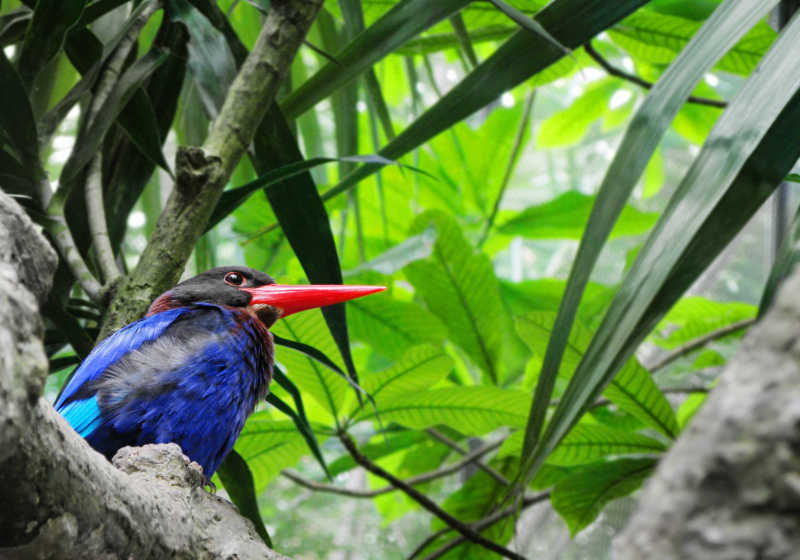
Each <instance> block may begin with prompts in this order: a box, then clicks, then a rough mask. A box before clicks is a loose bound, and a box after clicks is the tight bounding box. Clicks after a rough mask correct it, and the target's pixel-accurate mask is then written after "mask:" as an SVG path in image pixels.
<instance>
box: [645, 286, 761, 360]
mask: <svg viewBox="0 0 800 560" xmlns="http://www.w3.org/2000/svg"><path fill="white" fill-rule="evenodd" d="M757 311H758V308H757V307H756V306H755V305H750V304H749V303H742V302H736V301H730V302H729V301H724V302H723V301H713V300H710V299H706V298H702V297H698V296H688V297H685V298H682V299H681V300H680V301H678V303H676V304H675V306H674V307H673V308H672V309H670V311H669V313H667V315H666V316H665V317H664V318H663V319H662V320H661V322H660V323H659V324H658V326H657V327H656V328H655V330H654V331H653V336H652V340H653V342H655V343H656V344H658V345H659V346H661V347H662V348H667V349H672V348H677V347H678V346H681V345H683V344H686V343H687V342H690V341H692V340H695V339H697V338H700V337H701V336H704V335H706V334H709V333H711V332H713V331H715V330H717V329H720V328H722V327H726V326H728V325H730V324H731V323H735V322H737V321H742V320H744V319H751V318H753V317H755V316H756V312H757Z"/></svg>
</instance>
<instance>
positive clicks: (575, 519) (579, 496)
mask: <svg viewBox="0 0 800 560" xmlns="http://www.w3.org/2000/svg"><path fill="white" fill-rule="evenodd" d="M655 466H656V461H655V460H653V459H619V460H617V461H609V462H606V463H597V464H594V465H587V466H586V467H582V468H581V469H579V470H578V471H577V472H574V473H572V474H570V475H569V476H567V477H566V478H563V479H561V480H559V481H558V482H557V483H556V485H555V488H553V492H552V494H551V495H550V503H551V504H552V505H553V509H554V510H556V511H557V512H558V513H559V515H561V517H563V518H564V521H566V522H567V527H569V532H570V534H571V535H572V536H573V537H574V536H575V535H576V534H577V533H579V532H580V531H581V529H584V528H586V527H587V526H588V525H589V524H591V522H592V521H594V520H595V519H596V518H597V516H598V515H599V514H600V512H601V511H602V509H603V507H604V506H605V505H606V504H607V503H609V502H611V501H613V500H616V499H617V498H622V497H623V496H627V495H628V494H631V493H632V492H634V491H635V490H637V489H638V488H639V487H640V486H641V485H642V482H643V481H644V479H645V478H647V477H648V476H649V475H650V473H651V472H653V469H655Z"/></svg>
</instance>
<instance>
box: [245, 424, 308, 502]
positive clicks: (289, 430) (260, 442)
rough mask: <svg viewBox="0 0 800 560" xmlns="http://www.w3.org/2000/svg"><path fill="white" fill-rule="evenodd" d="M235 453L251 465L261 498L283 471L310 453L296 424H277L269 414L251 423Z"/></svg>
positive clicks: (256, 487)
mask: <svg viewBox="0 0 800 560" xmlns="http://www.w3.org/2000/svg"><path fill="white" fill-rule="evenodd" d="M234 449H236V451H237V452H238V453H239V455H241V456H242V458H243V459H244V460H245V461H247V464H248V466H249V467H250V470H251V471H252V473H253V484H254V486H255V490H256V493H257V494H260V493H261V492H263V491H264V488H266V486H267V483H269V481H270V480H272V479H273V478H274V477H275V476H276V475H277V474H278V473H279V472H280V471H281V469H284V468H286V467H290V466H292V465H294V464H295V463H297V461H299V460H300V458H301V457H302V456H303V455H305V454H306V451H307V447H306V443H305V441H303V438H302V436H301V435H300V433H299V432H298V431H297V427H296V426H295V425H294V422H292V421H290V420H274V419H272V418H271V417H270V416H269V414H268V413H266V412H256V413H255V414H253V415H252V416H250V418H248V419H247V423H246V424H245V425H244V429H243V430H242V433H241V434H240V435H239V439H237V440H236V444H235V445H234Z"/></svg>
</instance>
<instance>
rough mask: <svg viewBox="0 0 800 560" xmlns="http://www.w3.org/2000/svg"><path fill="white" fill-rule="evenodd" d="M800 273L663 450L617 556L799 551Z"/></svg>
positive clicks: (770, 555)
mask: <svg viewBox="0 0 800 560" xmlns="http://www.w3.org/2000/svg"><path fill="white" fill-rule="evenodd" d="M798 294H800V270H796V271H795V273H794V274H793V275H792V276H791V277H789V279H788V280H787V281H786V282H785V284H784V286H783V288H782V289H781V290H780V293H779V295H778V298H777V300H776V303H775V305H774V306H773V308H772V309H771V310H770V311H769V312H768V313H767V314H766V315H765V317H764V319H763V320H761V321H760V322H759V324H758V325H756V326H755V327H754V328H753V329H752V331H751V332H750V333H749V334H748V335H747V337H746V339H745V340H744V342H743V343H742V347H741V349H740V350H739V352H738V354H737V355H736V357H735V358H734V359H733V360H732V361H731V363H730V364H729V365H728V367H727V368H726V369H725V372H724V373H723V375H722V377H721V379H720V382H719V384H718V385H717V386H716V387H715V388H714V390H713V391H712V392H711V394H710V395H709V397H708V399H707V401H706V402H705V404H704V405H703V407H702V409H701V410H700V411H699V412H698V413H697V415H696V416H695V417H694V419H693V420H692V422H691V424H690V425H689V426H688V427H687V429H686V430H685V431H684V432H683V434H682V435H681V437H680V438H679V439H678V441H677V442H676V443H675V445H673V447H672V448H671V449H670V451H669V452H668V453H667V454H666V455H665V456H664V458H663V460H662V461H661V463H660V465H659V467H658V469H657V471H656V473H655V474H654V475H653V477H652V478H651V479H650V481H649V482H648V484H647V485H646V487H645V490H644V491H643V492H642V494H641V496H640V502H639V508H638V510H637V512H636V513H635V514H634V516H633V517H632V519H631V521H630V523H629V524H628V526H627V527H626V529H625V530H624V531H623V533H622V534H621V535H620V536H619V537H618V538H617V540H616V542H615V552H616V555H615V557H616V558H617V559H618V560H639V559H645V558H647V559H650V558H658V559H659V560H672V559H676V560H677V559H680V560H692V559H697V560H700V559H702V560H717V559H719V560H722V559H725V560H750V559H752V560H756V559H759V560H768V559H769V560H777V559H789V558H798V557H800V515H798V513H800V342H799V341H798V334H800V298H798Z"/></svg>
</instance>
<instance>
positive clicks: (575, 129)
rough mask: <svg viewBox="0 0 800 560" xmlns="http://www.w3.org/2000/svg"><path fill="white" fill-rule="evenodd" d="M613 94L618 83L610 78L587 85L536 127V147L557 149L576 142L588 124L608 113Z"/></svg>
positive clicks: (584, 132) (616, 89)
mask: <svg viewBox="0 0 800 560" xmlns="http://www.w3.org/2000/svg"><path fill="white" fill-rule="evenodd" d="M617 91H619V82H618V81H617V80H614V79H612V78H605V79H602V80H598V81H596V82H592V83H590V84H589V85H588V86H586V90H585V91H584V92H583V93H582V94H581V95H580V96H579V97H578V98H576V99H574V100H573V101H572V102H571V103H570V104H569V106H568V107H567V108H566V109H563V110H561V111H558V112H557V113H553V114H552V115H550V116H549V117H547V118H546V119H545V120H543V121H542V122H541V123H540V124H539V127H538V131H537V133H536V145H537V146H539V147H540V148H558V147H562V146H569V145H570V144H575V143H576V142H578V141H580V139H581V138H583V137H584V135H585V134H586V132H587V131H588V130H589V127H590V126H591V125H592V123H593V122H595V121H596V120H597V119H599V118H600V117H602V116H603V115H604V114H605V113H606V112H607V111H608V110H609V109H608V102H609V101H610V100H611V96H612V95H614V93H615V92H617Z"/></svg>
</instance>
